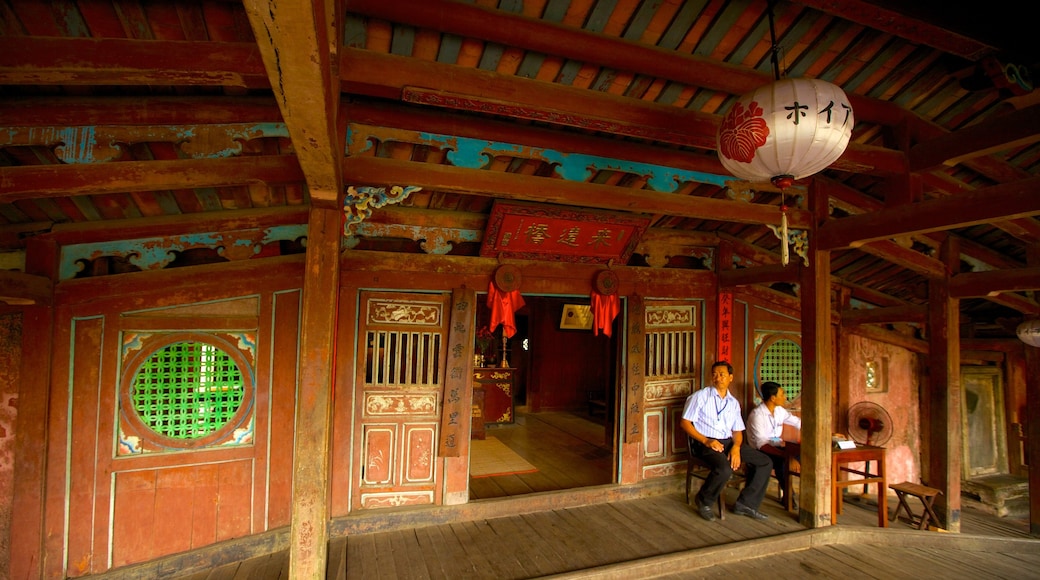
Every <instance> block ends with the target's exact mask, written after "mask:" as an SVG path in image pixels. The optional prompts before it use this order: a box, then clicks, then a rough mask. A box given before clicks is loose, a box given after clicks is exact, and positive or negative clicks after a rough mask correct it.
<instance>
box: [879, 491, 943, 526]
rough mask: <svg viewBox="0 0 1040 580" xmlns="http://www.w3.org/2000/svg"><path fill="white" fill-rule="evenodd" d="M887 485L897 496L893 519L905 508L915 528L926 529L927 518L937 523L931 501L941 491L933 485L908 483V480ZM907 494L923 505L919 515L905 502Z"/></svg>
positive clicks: (937, 518)
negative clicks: (897, 503) (897, 500)
mask: <svg viewBox="0 0 1040 580" xmlns="http://www.w3.org/2000/svg"><path fill="white" fill-rule="evenodd" d="M888 487H889V488H891V489H892V491H894V492H896V497H898V498H899V505H898V506H896V513H895V514H894V515H893V516H892V519H893V520H896V519H899V511H900V510H905V511H906V515H907V517H908V518H910V523H911V524H916V525H917V529H919V530H927V529H928V522H929V520H931V521H934V522H935V523H936V524H938V523H939V517H938V516H937V515H935V511H934V510H933V508H932V502H934V501H935V496H937V495H939V494H940V493H942V492H941V491H939V490H938V489H935V488H934V487H928V486H926V485H920V484H917V483H910V482H909V481H904V482H903V483H893V484H892V485H889V486H888ZM907 496H913V497H916V498H917V499H919V500H921V505H923V506H924V509H923V510H922V511H921V515H914V512H913V511H912V510H911V509H910V504H908V503H907V502H906V498H907Z"/></svg>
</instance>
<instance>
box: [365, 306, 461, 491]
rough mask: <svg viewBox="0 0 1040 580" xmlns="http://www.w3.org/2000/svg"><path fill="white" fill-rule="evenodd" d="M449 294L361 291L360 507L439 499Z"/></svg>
mask: <svg viewBox="0 0 1040 580" xmlns="http://www.w3.org/2000/svg"><path fill="white" fill-rule="evenodd" d="M450 300H451V297H450V295H447V294H444V295H435V294H395V293H389V292H362V293H361V302H360V310H359V316H358V318H359V321H360V322H359V326H360V328H359V332H358V353H357V354H358V364H357V367H356V368H357V373H358V374H357V377H356V381H355V384H356V385H357V394H358V397H357V398H356V399H355V400H356V401H357V404H356V405H355V418H356V421H355V425H356V427H355V432H354V435H355V436H354V438H353V440H354V454H353V457H354V462H355V465H354V469H353V473H355V474H356V478H357V479H356V486H355V490H356V493H354V494H353V501H352V504H353V507H354V508H379V507H394V506H403V505H428V504H435V503H439V501H440V493H441V490H440V486H439V485H437V482H438V480H439V478H440V464H439V462H438V461H436V459H437V442H438V435H439V433H438V429H439V425H440V408H441V402H442V401H441V397H442V396H443V382H444V370H443V369H444V366H445V360H446V354H447V333H448V322H449V320H448V319H449V308H448V305H449V304H450Z"/></svg>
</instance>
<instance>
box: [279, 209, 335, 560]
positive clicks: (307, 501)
mask: <svg viewBox="0 0 1040 580" xmlns="http://www.w3.org/2000/svg"><path fill="white" fill-rule="evenodd" d="M342 220H343V218H342V217H341V214H340V211H338V210H335V209H324V208H312V209H311V212H310V222H309V223H308V226H307V259H306V264H305V270H304V277H303V312H302V315H301V317H300V318H301V323H300V325H301V334H300V376H299V379H298V384H297V393H298V396H297V399H296V442H295V446H294V449H293V494H292V520H291V527H290V532H289V534H290V538H289V577H290V578H314V579H318V578H322V579H323V578H325V567H326V562H327V559H328V525H329V489H328V487H329V485H328V484H329V479H330V477H331V475H330V473H329V471H330V470H329V465H330V455H329V438H330V436H331V431H332V413H331V410H332V387H333V384H334V379H335V376H336V373H335V368H334V365H333V361H334V357H333V351H334V350H335V344H336V320H337V318H338V312H337V311H338V304H339V254H340V252H339V249H340V231H341V228H342Z"/></svg>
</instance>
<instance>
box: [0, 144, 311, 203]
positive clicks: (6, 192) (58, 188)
mask: <svg viewBox="0 0 1040 580" xmlns="http://www.w3.org/2000/svg"><path fill="white" fill-rule="evenodd" d="M302 181H303V171H302V170H301V169H300V163H299V161H298V160H297V158H296V157H295V156H293V155H250V156H246V157H231V158H226V159H185V160H175V161H123V162H120V163H94V164H80V165H26V166H19V167H0V185H2V186H3V187H2V188H0V202H13V201H17V200H19V199H37V198H53V197H66V196H75V195H90V194H97V193H132V192H135V191H162V190H167V189H192V188H197V187H225V186H235V185H245V184H249V183H264V184H267V185H284V184H289V183H301V182H302Z"/></svg>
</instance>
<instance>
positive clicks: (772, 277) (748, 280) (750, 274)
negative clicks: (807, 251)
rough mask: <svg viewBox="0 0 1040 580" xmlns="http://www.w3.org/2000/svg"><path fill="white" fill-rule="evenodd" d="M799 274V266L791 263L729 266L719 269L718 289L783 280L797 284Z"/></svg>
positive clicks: (767, 283)
mask: <svg viewBox="0 0 1040 580" xmlns="http://www.w3.org/2000/svg"><path fill="white" fill-rule="evenodd" d="M800 274H801V266H798V265H797V264H792V265H788V266H784V265H781V264H768V265H765V266H755V267H752V268H729V269H726V270H720V271H719V289H720V290H722V289H727V288H736V287H738V286H751V285H755V284H765V285H769V284H774V283H777V282H784V283H787V284H797V283H798V279H799V276H800Z"/></svg>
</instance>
